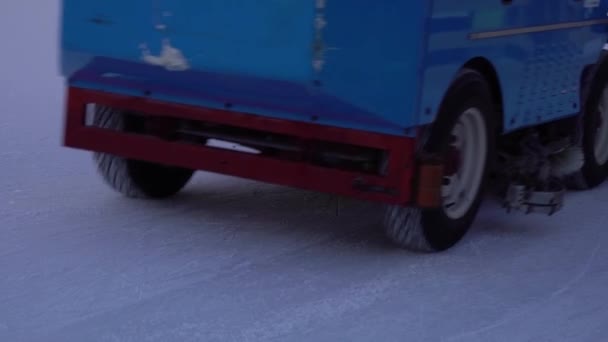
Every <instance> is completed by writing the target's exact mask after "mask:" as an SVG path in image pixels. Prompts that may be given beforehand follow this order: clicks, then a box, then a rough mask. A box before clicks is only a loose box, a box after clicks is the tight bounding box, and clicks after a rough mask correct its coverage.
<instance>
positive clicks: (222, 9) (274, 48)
mask: <svg viewBox="0 0 608 342" xmlns="http://www.w3.org/2000/svg"><path fill="white" fill-rule="evenodd" d="M63 4H64V5H63V6H64V7H63V8H64V18H63V24H64V31H63V49H64V50H67V51H77V52H86V53H89V54H91V55H92V56H105V57H110V58H117V59H125V60H129V61H139V60H141V59H142V57H143V55H144V50H145V49H147V50H148V51H149V53H150V54H151V55H153V56H158V55H160V53H161V47H162V41H163V40H168V42H170V44H171V46H172V47H175V48H177V49H179V50H180V51H181V53H182V54H183V55H184V57H185V58H186V59H187V61H188V63H189V64H190V67H191V68H193V69H196V70H213V71H216V72H225V73H238V74H247V75H255V76H261V77H266V78H277V79H288V80H294V81H295V80H297V81H308V80H310V78H311V67H310V63H311V62H310V61H311V52H310V46H311V45H312V39H313V12H314V6H313V5H312V4H313V2H312V1H283V0H264V4H263V6H261V5H260V4H259V3H258V2H256V1H246V0H205V1H198V0H172V1H169V0H162V1H158V0H130V1H123V0H104V1H96V0H64V3H63Z"/></svg>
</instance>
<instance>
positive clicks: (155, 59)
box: [140, 39, 190, 71]
mask: <svg viewBox="0 0 608 342" xmlns="http://www.w3.org/2000/svg"><path fill="white" fill-rule="evenodd" d="M140 48H141V49H142V60H143V61H144V62H146V63H148V64H151V65H157V66H161V67H163V68H165V69H167V70H169V71H184V70H188V69H190V64H189V63H188V60H187V59H186V57H185V56H184V54H183V53H182V52H181V51H180V50H179V49H177V48H175V47H174V46H173V45H171V41H170V40H169V39H163V41H162V47H161V51H160V54H159V55H158V56H154V55H152V54H151V52H150V49H149V48H148V46H147V45H146V44H141V45H140Z"/></svg>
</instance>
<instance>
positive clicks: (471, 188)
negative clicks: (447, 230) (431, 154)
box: [441, 108, 488, 220]
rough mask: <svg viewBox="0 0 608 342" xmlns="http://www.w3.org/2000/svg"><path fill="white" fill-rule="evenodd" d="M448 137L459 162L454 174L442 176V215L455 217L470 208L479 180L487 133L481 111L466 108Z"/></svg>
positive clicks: (485, 149)
mask: <svg viewBox="0 0 608 342" xmlns="http://www.w3.org/2000/svg"><path fill="white" fill-rule="evenodd" d="M452 136H453V138H454V141H453V142H452V144H451V146H452V147H453V148H455V149H456V150H458V151H459V153H460V162H459V167H458V168H457V171H456V173H455V174H453V175H446V176H445V177H444V185H443V187H442V189H441V194H442V198H443V208H444V212H445V214H446V215H447V216H448V217H449V218H451V219H454V220H457V219H460V218H462V217H463V216H465V215H466V214H467V212H468V211H469V209H471V206H472V205H473V203H474V202H475V198H476V197H477V193H478V192H479V189H480V187H481V181H482V179H483V174H484V169H485V164H486V158H487V150H488V146H487V139H488V132H486V125H485V120H484V117H483V114H482V113H481V111H480V110H479V109H477V108H470V109H468V110H466V111H465V112H464V113H462V115H461V116H460V118H459V119H458V122H457V123H456V126H455V127H454V129H453V130H452Z"/></svg>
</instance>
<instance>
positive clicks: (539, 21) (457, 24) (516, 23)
mask: <svg viewBox="0 0 608 342" xmlns="http://www.w3.org/2000/svg"><path fill="white" fill-rule="evenodd" d="M584 3H585V2H584V1H574V0H560V1H555V0H535V1H531V0H522V1H513V2H512V4H511V5H508V6H505V5H503V4H502V2H501V1H485V0H468V1H466V0H465V1H458V2H456V1H452V0H434V4H433V10H432V14H431V18H430V23H431V24H430V28H429V34H430V36H429V44H428V51H427V56H426V58H425V65H424V70H425V71H424V81H423V82H424V83H423V89H424V91H423V94H422V99H421V101H422V104H421V107H420V111H419V113H418V115H419V120H418V122H419V123H420V124H427V123H430V122H432V121H433V120H434V118H435V113H436V110H437V107H438V105H439V104H440V102H441V99H442V98H443V96H444V94H445V91H446V89H447V88H448V87H449V85H450V83H451V82H452V80H453V77H454V75H455V74H456V73H457V72H458V70H459V69H460V68H461V67H462V65H463V64H464V63H466V62H467V61H468V60H470V59H472V58H475V57H483V58H485V59H487V60H489V61H490V62H491V63H492V64H493V66H494V67H495V69H496V70H497V72H498V76H499V80H500V86H501V89H502V92H503V98H504V111H505V113H504V121H505V122H504V126H505V129H506V130H507V131H510V130H514V129H518V128H522V127H526V126H530V125H534V124H538V123H542V122H547V121H551V120H554V119H558V118H562V117H565V116H569V115H573V114H576V112H577V111H578V107H579V106H580V103H579V102H580V101H579V96H580V95H579V91H580V77H581V74H582V72H583V69H584V67H585V66H586V65H588V64H591V63H594V62H595V61H596V60H597V58H598V56H599V52H600V51H601V48H602V46H603V44H604V42H605V41H606V25H595V26H586V27H581V28H571V29H562V30H552V31H544V32H537V33H528V34H523V35H512V36H505V37H500V38H490V39H483V40H470V39H469V34H471V33H477V32H488V31H500V30H505V29H513V28H525V27H532V26H540V25H553V24H559V23H572V22H578V21H584V20H590V19H604V18H605V17H606V10H607V8H606V4H605V2H604V4H603V5H602V6H601V7H599V8H592V9H586V8H584V7H583V6H584Z"/></svg>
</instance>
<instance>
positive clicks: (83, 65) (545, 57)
mask: <svg viewBox="0 0 608 342" xmlns="http://www.w3.org/2000/svg"><path fill="white" fill-rule="evenodd" d="M604 3H606V1H598V0H581V1H576V0H534V1H533V0H520V1H512V2H510V1H499V0H492V1H488V0H461V1H454V0H429V1H412V0H386V1H380V2H370V1H369V0H298V1H284V0H261V1H250V0H126V1H125V0H120V1H119V0H105V1H93V0H63V17H62V25H63V27H62V28H63V30H62V36H61V44H62V52H61V53H62V56H61V61H62V73H63V75H64V76H65V77H66V78H67V82H68V83H69V85H71V86H77V87H82V88H88V89H97V90H103V91H108V92H114V93H119V94H127V95H133V96H148V97H151V98H154V99H158V100H163V101H171V102H177V103H184V104H191V105H197V106H204V107H209V108H217V109H225V108H230V109H231V110H236V111H239V112H246V113H251V114H257V115H263V116H270V117H275V118H279V119H289V120H297V121H308V122H310V121H314V122H316V123H319V124H324V125H332V126H338V127H346V128H352V129H358V130H365V131H372V132H381V133H386V134H392V135H401V136H413V135H414V134H415V132H416V130H415V128H416V127H419V126H421V125H426V124H429V123H432V122H433V120H434V119H435V115H436V113H437V109H438V107H439V105H440V103H441V101H442V99H443V96H444V95H445V93H446V90H447V89H448V87H449V86H450V84H451V82H452V81H453V79H454V77H455V75H456V74H457V73H458V71H459V70H460V69H461V68H462V67H463V66H465V65H466V64H467V63H470V62H471V61H475V63H477V64H476V65H484V66H486V67H487V71H488V76H489V77H493V78H495V79H496V80H497V84H498V88H499V90H500V92H501V97H502V104H503V112H504V113H503V119H504V129H505V132H508V131H512V130H516V129H518V128H522V127H526V126H530V125H536V124H539V123H543V122H547V121H551V120H555V119H558V118H561V117H566V116H570V115H575V114H576V113H577V112H578V107H579V106H580V84H581V75H582V74H583V70H584V69H585V67H586V66H588V65H590V64H593V63H595V62H596V61H597V59H598V57H599V55H600V52H601V50H602V48H603V46H604V44H605V43H606V33H607V30H606V27H607V24H608V22H607V21H606V13H607V11H608V5H605V4H604Z"/></svg>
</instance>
